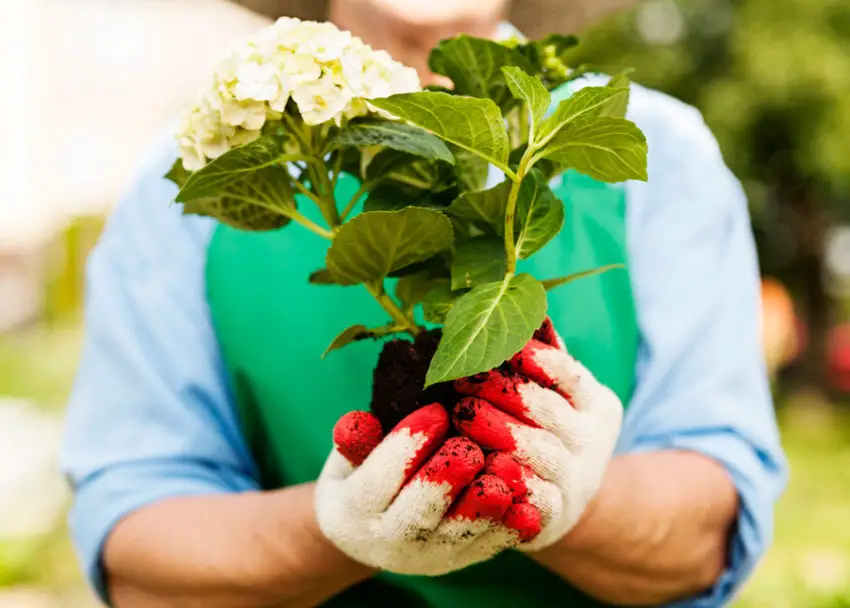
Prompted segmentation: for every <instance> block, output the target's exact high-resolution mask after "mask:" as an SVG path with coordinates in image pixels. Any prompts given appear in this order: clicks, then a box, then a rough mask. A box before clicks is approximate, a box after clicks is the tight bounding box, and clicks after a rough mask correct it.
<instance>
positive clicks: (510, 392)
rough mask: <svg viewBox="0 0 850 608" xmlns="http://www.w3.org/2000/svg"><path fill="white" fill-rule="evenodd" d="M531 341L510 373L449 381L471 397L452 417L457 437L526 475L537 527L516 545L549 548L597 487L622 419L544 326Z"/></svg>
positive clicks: (612, 400) (611, 398)
mask: <svg viewBox="0 0 850 608" xmlns="http://www.w3.org/2000/svg"><path fill="white" fill-rule="evenodd" d="M536 338H537V339H533V340H532V341H531V342H529V343H528V344H527V345H526V346H525V348H523V350H522V351H521V352H520V353H519V354H517V355H516V356H515V357H514V358H513V359H512V360H511V362H510V367H511V369H512V370H513V371H512V372H507V373H503V372H499V371H495V370H494V371H491V372H487V373H485V374H480V375H478V376H473V377H472V378H467V379H463V380H458V381H456V382H455V386H456V388H457V389H458V390H459V391H460V392H461V393H463V394H465V395H469V396H470V397H471V398H468V399H464V400H463V401H462V402H461V403H459V404H458V406H457V407H456V409H455V412H454V421H455V425H456V427H457V428H458V429H459V430H460V431H461V433H463V435H465V436H466V437H469V438H470V439H472V440H473V441H475V442H476V443H478V444H479V445H480V446H481V447H482V448H485V449H491V450H496V451H497V452H499V453H503V454H509V455H511V456H512V457H513V458H515V459H516V460H517V461H519V462H520V463H522V464H523V465H526V466H527V467H528V469H530V472H531V473H533V474H528V473H526V475H525V476H524V482H525V484H526V485H527V488H528V502H530V503H531V504H532V505H535V506H537V507H538V509H539V510H540V512H541V513H542V515H543V528H542V531H541V532H540V534H539V535H538V536H537V538H535V539H534V540H533V541H531V542H529V543H524V544H523V545H521V546H520V547H519V549H520V550H525V551H536V550H539V549H542V548H544V547H547V546H548V545H551V544H552V543H554V542H556V541H557V540H559V539H560V538H561V537H563V536H564V535H565V534H566V533H567V532H568V531H569V530H570V529H571V528H572V527H573V525H575V524H576V522H577V521H578V519H579V517H580V516H581V515H582V513H583V512H584V510H585V507H586V506H587V504H588V502H589V501H590V500H591V498H592V497H593V495H594V494H595V493H596V491H597V489H598V488H599V485H600V483H601V481H602V477H603V474H604V473H605V469H606V468H607V466H608V461H609V460H610V458H611V456H612V453H613V451H614V445H615V443H616V441H617V436H618V435H619V432H620V425H621V422H622V415H623V414H622V412H623V408H622V404H621V403H620V400H619V399H618V398H617V396H616V395H615V394H614V392H613V391H611V389H609V388H608V387H606V386H604V385H602V384H600V383H599V382H598V381H597V380H596V378H594V377H593V374H591V373H590V372H589V371H588V370H587V369H586V368H585V367H584V366H583V365H582V364H581V363H579V362H578V361H576V360H575V359H573V358H572V357H571V356H570V355H569V354H567V352H566V349H565V348H564V346H563V342H562V341H561V340H560V338H559V337H558V336H557V335H556V334H555V332H554V330H553V329H552V327H551V323H549V322H548V321H547V323H546V324H545V325H544V327H543V328H542V329H541V331H540V332H538V334H537V335H536ZM542 339H545V342H544V341H542ZM547 342H548V343H547Z"/></svg>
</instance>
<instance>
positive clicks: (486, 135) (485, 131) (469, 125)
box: [369, 91, 510, 168]
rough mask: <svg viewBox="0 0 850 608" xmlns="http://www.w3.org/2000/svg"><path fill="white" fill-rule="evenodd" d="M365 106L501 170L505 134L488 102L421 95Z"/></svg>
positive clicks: (505, 156)
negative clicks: (457, 147)
mask: <svg viewBox="0 0 850 608" xmlns="http://www.w3.org/2000/svg"><path fill="white" fill-rule="evenodd" d="M369 103H370V104H372V105H373V106H375V107H377V108H379V109H381V110H384V111H386V112H389V113H391V114H393V115H395V116H398V117H399V118H402V119H404V120H406V121H408V122H410V123H413V124H415V125H417V126H419V127H422V128H423V129H427V130H429V131H431V132H432V133H434V134H435V135H437V136H438V137H440V138H441V139H443V140H445V141H447V142H450V143H453V144H455V145H456V146H460V147H461V148H464V149H465V150H469V151H470V152H473V153H475V154H477V155H479V156H481V157H482V158H484V159H486V160H487V161H488V162H490V163H492V164H494V165H496V166H499V167H500V168H501V167H504V166H505V161H507V159H508V153H509V152H510V149H509V145H508V133H507V130H506V127H505V124H504V121H503V120H502V114H501V112H499V107H498V106H497V105H496V104H495V103H493V102H492V101H490V100H489V99H476V98H474V97H463V96H458V95H449V94H448V93H432V92H429V91H422V92H419V93H402V94H399V95H393V96H392V97H387V98H383V99H371V100H369Z"/></svg>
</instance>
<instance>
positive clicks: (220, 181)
mask: <svg viewBox="0 0 850 608" xmlns="http://www.w3.org/2000/svg"><path fill="white" fill-rule="evenodd" d="M284 143H285V139H283V138H282V137H278V136H275V135H266V136H265V137H260V138H259V139H255V140H254V141H252V142H250V143H247V144H245V145H244V146H239V147H237V148H233V149H232V150H228V151H227V152H225V153H224V154H222V155H221V156H219V157H218V158H216V159H215V160H212V161H210V162H209V163H208V164H207V165H205V166H204V167H203V168H202V169H200V170H199V171H195V172H194V173H192V175H191V176H190V177H189V179H188V180H187V181H186V184H185V185H184V186H183V188H182V189H181V190H180V192H179V193H178V195H177V201H178V202H181V203H182V202H186V201H191V200H194V199H198V198H206V197H210V196H221V195H222V194H224V193H225V190H227V192H230V191H231V190H232V189H233V188H234V187H235V185H236V184H239V183H240V182H243V181H246V180H249V179H250V181H252V182H253V181H255V179H256V176H255V174H256V173H257V172H258V171H261V170H263V169H267V168H279V167H277V165H279V164H280V163H281V162H282V160H283V159H284V158H286V157H285V155H284V153H283V145H284Z"/></svg>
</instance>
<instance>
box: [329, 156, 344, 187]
mask: <svg viewBox="0 0 850 608" xmlns="http://www.w3.org/2000/svg"><path fill="white" fill-rule="evenodd" d="M333 171H334V176H333V179H331V190H332V191H334V192H336V183H337V181H339V174H340V173H341V172H342V150H339V151H337V153H336V158H334V170H333Z"/></svg>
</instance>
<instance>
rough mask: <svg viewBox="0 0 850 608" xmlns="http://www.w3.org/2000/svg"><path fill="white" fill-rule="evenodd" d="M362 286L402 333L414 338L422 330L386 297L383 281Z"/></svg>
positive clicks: (393, 301)
mask: <svg viewBox="0 0 850 608" xmlns="http://www.w3.org/2000/svg"><path fill="white" fill-rule="evenodd" d="M364 285H365V286H366V289H368V290H369V293H370V294H372V297H374V298H375V299H376V300H377V301H378V304H380V305H381V308H383V309H384V310H385V311H387V313H388V314H389V315H390V317H392V319H393V321H395V322H396V323H398V324H399V326H401V327H402V328H403V329H404V331H406V332H407V333H409V334H410V335H411V336H413V337H414V338H415V337H416V336H418V335H419V333H420V332H421V331H422V329H421V328H420V327H419V326H418V325H416V323H414V322H413V320H412V319H410V318H409V317H408V316H407V315H406V314H404V312H403V311H402V310H401V308H399V307H398V304H396V303H395V300H393V299H392V298H391V297H390V296H389V295H387V292H386V291H385V290H384V283H383V281H372V282H370V283H364Z"/></svg>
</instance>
